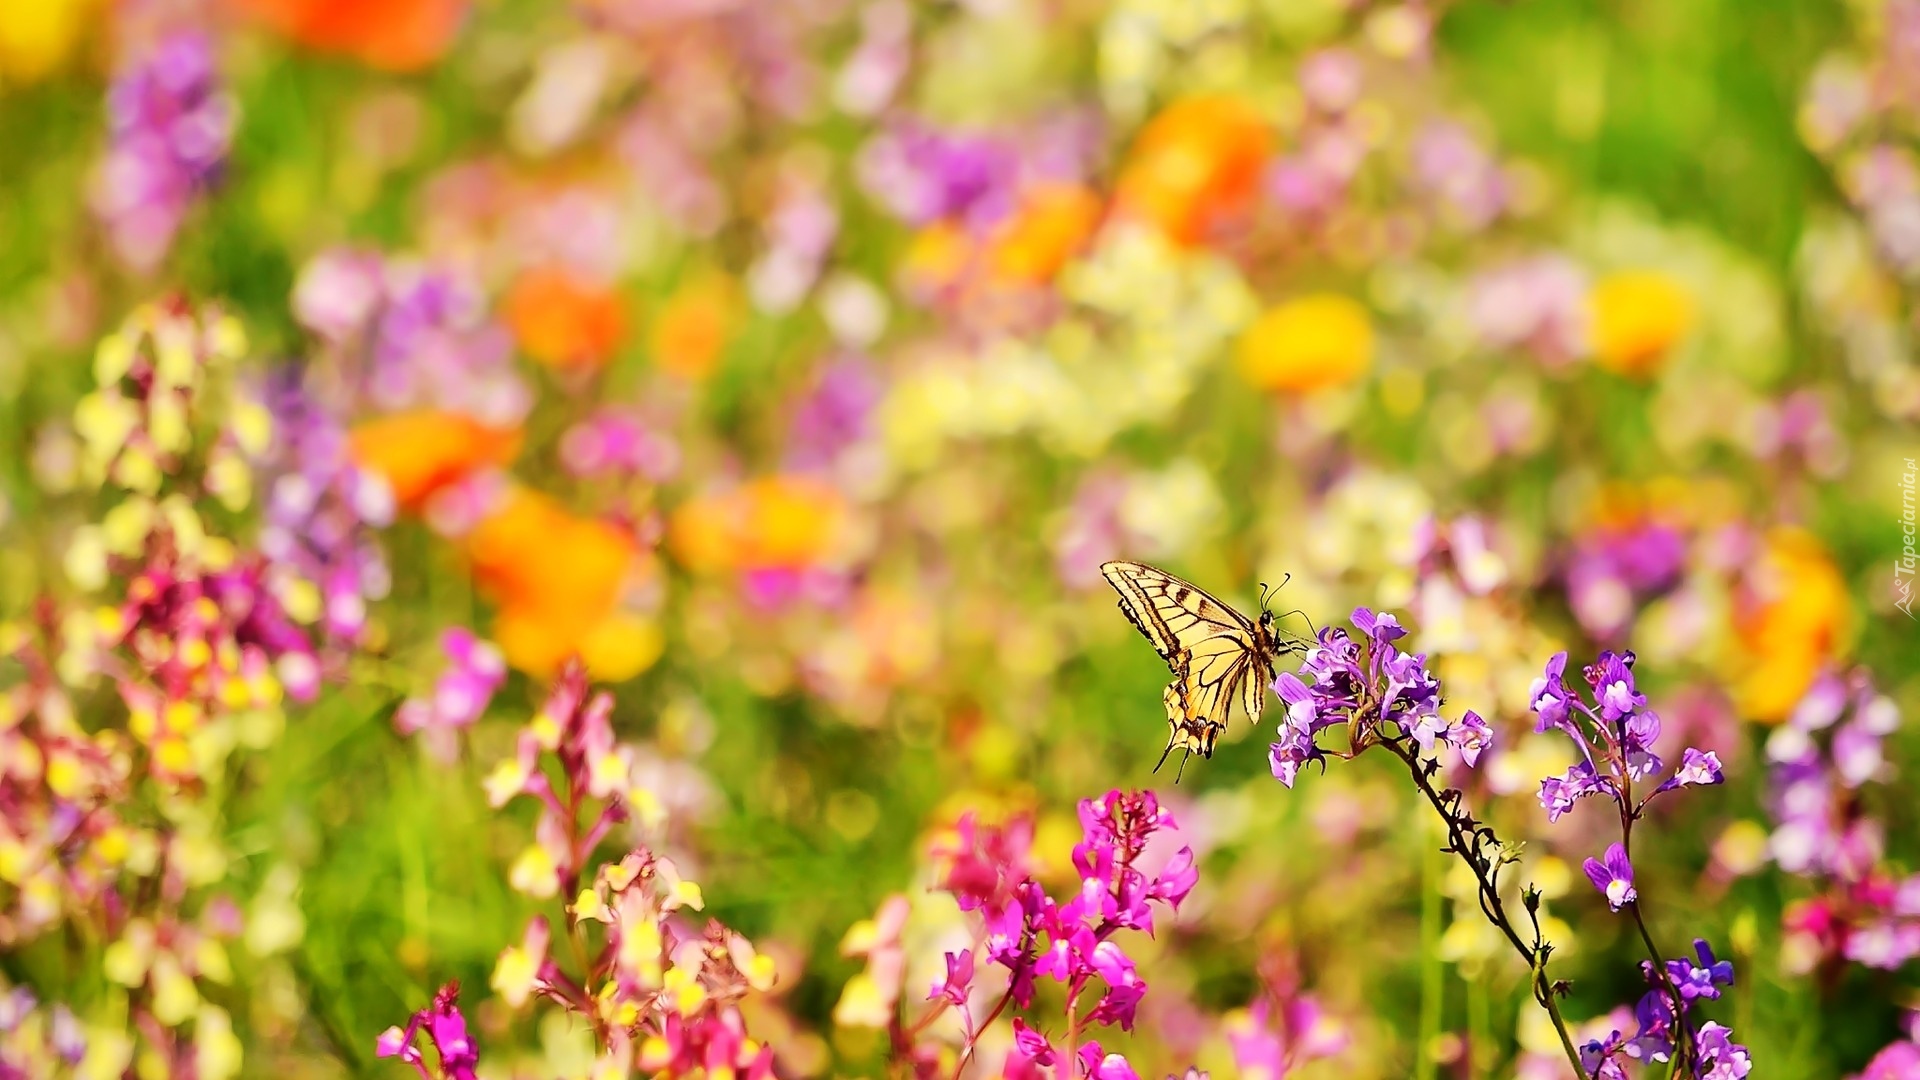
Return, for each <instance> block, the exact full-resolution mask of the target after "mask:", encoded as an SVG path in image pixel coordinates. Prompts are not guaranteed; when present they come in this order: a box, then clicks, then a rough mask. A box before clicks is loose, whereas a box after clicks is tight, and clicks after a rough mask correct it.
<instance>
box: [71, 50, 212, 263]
mask: <svg viewBox="0 0 1920 1080" xmlns="http://www.w3.org/2000/svg"><path fill="white" fill-rule="evenodd" d="M107 115H108V120H109V130H108V135H109V139H110V145H109V148H108V151H107V156H106V160H105V162H104V163H103V165H102V166H101V169H100V174H99V176H98V178H97V181H96V183H95V186H94V190H93V204H94V212H95V213H96V214H98V215H99V217H100V219H101V221H102V222H104V223H105V224H106V226H107V230H108V232H109V234H110V235H111V237H112V240H113V246H114V249H115V251H116V253H117V254H118V255H119V256H120V258H121V259H122V260H123V261H124V262H126V263H127V265H129V266H131V267H133V268H134V269H135V270H138V271H140V272H142V273H145V272H147V271H150V270H152V269H154V268H155V267H156V266H158V265H159V263H160V261H161V260H162V259H164V258H166V255H167V250H168V249H169V248H171V247H172V246H173V238H174V234H175V233H176V232H178V231H179V228H180V223H181V221H182V220H183V219H184V218H185V217H186V215H187V211H188V209H189V208H190V207H191V206H192V205H193V202H194V200H195V199H197V198H199V197H200V196H201V195H204V194H205V193H206V192H208V191H209V190H210V189H211V188H212V187H213V185H214V183H215V182H216V181H217V180H218V179H219V177H220V172H221V168H222V166H223V165H224V164H225V162H226V158H227V150H228V147H229V146H230V144H231V143H232V142H233V133H234V129H235V127H236V126H237V125H238V121H239V109H238V107H237V106H236V105H235V103H234V100H233V98H232V97H231V96H229V95H228V94H227V93H225V92H224V91H223V90H222V89H221V86H220V82H219V77H218V73H217V72H216V71H215V70H214V58H213V43H212V42H211V41H210V40H208V39H207V37H206V36H205V35H203V34H199V33H195V32H192V31H183V32H180V33H177V34H175V35H173V36H171V37H168V38H165V39H163V40H162V41H160V42H159V43H158V44H157V45H156V46H154V47H153V49H152V51H151V52H149V53H147V54H146V55H144V56H142V57H141V58H140V59H139V61H138V62H136V63H135V64H134V65H133V66H132V67H131V68H129V69H128V70H127V71H126V72H125V73H124V74H123V75H121V76H120V78H119V79H117V80H115V82H114V84H113V88H112V89H111V90H110V91H109V92H108V94H107Z"/></svg>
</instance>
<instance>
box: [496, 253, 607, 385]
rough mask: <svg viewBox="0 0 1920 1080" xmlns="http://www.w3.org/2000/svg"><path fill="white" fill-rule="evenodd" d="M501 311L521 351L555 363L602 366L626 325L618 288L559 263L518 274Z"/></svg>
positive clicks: (589, 367) (587, 367)
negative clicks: (594, 279) (595, 280)
mask: <svg viewBox="0 0 1920 1080" xmlns="http://www.w3.org/2000/svg"><path fill="white" fill-rule="evenodd" d="M503 315H504V317H505V319H506V323H507V327H508V328H509V329H511V330H512V331H513V337H514V340H515V341H516V342H517V343H519V346H520V351H522V352H524V353H526V354H527V355H528V356H530V357H532V358H533V359H534V360H536V361H538V362H540V363H542V364H545V365H546V366H548V367H551V368H562V369H572V370H580V371H593V370H596V369H598V368H600V367H601V366H603V365H605V364H606V362H607V361H608V360H609V359H611V358H612V357H613V353H614V350H616V349H617V348H619V346H620V341H621V339H622V338H623V337H624V336H625V335H626V329H627V318H626V311H625V310H624V309H623V308H622V307H621V304H620V295H619V294H618V293H617V292H615V291H614V290H613V289H611V288H609V287H607V286H605V285H601V284H598V283H596V282H593V281H590V280H588V279H586V278H584V277H581V276H580V275H578V274H575V273H573V272H571V271H569V270H566V269H564V268H561V267H557V266H543V267H535V268H534V269H531V270H527V271H525V272H523V273H521V274H520V276H519V277H517V278H515V279H514V282H513V285H512V287H511V288H509V289H508V290H507V296H506V302H505V304H504V305H503Z"/></svg>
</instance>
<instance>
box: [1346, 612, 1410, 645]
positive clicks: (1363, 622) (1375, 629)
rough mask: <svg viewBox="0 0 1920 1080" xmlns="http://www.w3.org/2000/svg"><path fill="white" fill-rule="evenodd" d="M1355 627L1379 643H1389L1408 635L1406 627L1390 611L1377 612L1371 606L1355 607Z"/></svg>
mask: <svg viewBox="0 0 1920 1080" xmlns="http://www.w3.org/2000/svg"><path fill="white" fill-rule="evenodd" d="M1353 625H1354V629H1356V630H1359V631H1360V632H1361V633H1363V634H1365V635H1367V636H1368V637H1370V638H1372V639H1373V640H1374V643H1375V644H1377V645H1387V644H1391V643H1392V642H1395V641H1398V640H1400V639H1401V638H1403V637H1406V636H1407V630H1406V627H1404V626H1401V625H1400V620H1399V619H1397V618H1395V617H1394V616H1393V614H1392V613H1390V612H1385V611H1383V612H1380V613H1378V614H1375V613H1374V611H1373V609H1371V608H1363V607H1362V608H1354V609H1353Z"/></svg>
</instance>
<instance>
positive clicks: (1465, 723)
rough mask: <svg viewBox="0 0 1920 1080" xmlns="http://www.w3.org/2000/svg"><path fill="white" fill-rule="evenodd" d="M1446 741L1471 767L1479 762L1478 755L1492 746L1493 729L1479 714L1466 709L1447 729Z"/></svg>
mask: <svg viewBox="0 0 1920 1080" xmlns="http://www.w3.org/2000/svg"><path fill="white" fill-rule="evenodd" d="M1447 742H1448V743H1449V744H1450V745H1452V747H1453V748H1454V749H1455V750H1458V751H1460V757H1461V759H1462V760H1464V761H1465V762H1466V763H1467V767H1468V768H1472V767H1474V766H1475V765H1478V764H1479V763H1480V755H1481V754H1483V753H1485V752H1486V751H1487V750H1488V749H1490V748H1492V746H1493V729H1492V728H1491V727H1488V726H1487V722H1486V721H1485V720H1482V719H1481V718H1480V714H1479V713H1477V712H1474V711H1473V710H1472V709H1468V710H1467V711H1466V714H1465V715H1463V716H1461V717H1460V721H1459V722H1458V723H1456V724H1454V725H1453V726H1452V727H1450V728H1448V729H1447Z"/></svg>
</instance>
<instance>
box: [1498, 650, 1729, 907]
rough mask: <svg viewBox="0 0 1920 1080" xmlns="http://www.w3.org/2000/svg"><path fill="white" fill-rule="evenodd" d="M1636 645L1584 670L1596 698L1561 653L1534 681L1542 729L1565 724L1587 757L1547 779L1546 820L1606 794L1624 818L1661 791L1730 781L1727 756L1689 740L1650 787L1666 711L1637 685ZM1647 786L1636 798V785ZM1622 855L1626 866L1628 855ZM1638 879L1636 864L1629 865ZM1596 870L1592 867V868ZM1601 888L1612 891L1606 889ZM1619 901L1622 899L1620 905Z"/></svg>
mask: <svg viewBox="0 0 1920 1080" xmlns="http://www.w3.org/2000/svg"><path fill="white" fill-rule="evenodd" d="M1633 664H1634V655H1633V653H1632V652H1624V653H1614V652H1603V653H1601V654H1600V657H1599V659H1597V660H1595V661H1594V662H1593V663H1592V664H1590V665H1588V666H1587V667H1586V668H1585V669H1584V670H1583V671H1582V673H1581V674H1582V677H1583V678H1584V680H1585V681H1586V683H1587V685H1588V686H1589V687H1591V688H1592V691H1591V692H1592V702H1591V703H1589V702H1588V701H1587V700H1586V699H1585V698H1584V697H1582V696H1581V695H1579V694H1576V693H1575V692H1574V691H1573V690H1571V689H1569V688H1568V686H1567V684H1566V682H1565V680H1564V678H1563V676H1564V674H1565V672H1566V667H1567V654H1566V653H1555V654H1554V656H1553V658H1552V659H1551V660H1549V661H1547V669H1546V673H1545V674H1544V675H1542V676H1541V677H1540V678H1538V679H1536V680H1534V684H1533V687H1532V689H1531V690H1530V691H1529V692H1528V697H1529V700H1530V701H1531V705H1532V709H1533V712H1534V714H1535V716H1536V717H1537V718H1538V722H1537V723H1536V724H1535V727H1534V730H1535V731H1536V732H1538V733H1545V732H1548V731H1559V732H1562V733H1564V734H1565V735H1566V736H1567V737H1568V738H1570V739H1572V740H1573V742H1574V745H1575V746H1576V747H1577V748H1578V749H1579V750H1580V760H1579V761H1576V762H1574V764H1573V766H1572V767H1571V768H1569V769H1568V770H1567V771H1566V772H1565V773H1562V774H1561V775H1559V776H1551V777H1548V778H1547V779H1545V780H1543V781H1541V783H1540V805H1541V806H1543V807H1545V808H1546V811H1547V820H1548V821H1550V822H1552V821H1558V820H1559V819H1560V816H1561V815H1562V814H1565V813H1566V812H1568V811H1569V810H1572V809H1573V807H1574V805H1575V804H1576V803H1578V802H1579V801H1580V800H1581V799H1584V798H1587V797H1588V796H1591V795H1605V796H1607V797H1608V798H1610V799H1612V800H1613V801H1614V803H1615V804H1616V805H1617V806H1618V807H1619V810H1620V814H1621V816H1622V819H1623V821H1632V820H1634V819H1637V818H1639V817H1640V815H1641V814H1643V813H1645V811H1646V808H1647V804H1648V803H1650V802H1652V801H1653V799H1654V798H1655V797H1657V796H1659V795H1663V794H1665V793H1667V792H1669V791H1673V790H1676V789H1678V788H1683V787H1690V786H1694V785H1699V784H1718V783H1721V782H1722V781H1723V780H1725V778H1726V777H1725V774H1724V773H1723V772H1722V771H1721V768H1720V758H1719V756H1718V755H1717V754H1715V753H1714V752H1713V751H1712V750H1700V749H1697V748H1695V747H1691V746H1689V747H1687V748H1686V750H1685V751H1684V752H1683V753H1682V754H1681V758H1680V764H1679V765H1678V766H1677V767H1675V769H1674V770H1673V772H1672V773H1671V774H1670V775H1669V776H1667V778H1666V779H1665V780H1662V781H1661V782H1660V783H1659V784H1658V785H1657V786H1655V787H1654V788H1653V789H1652V790H1651V791H1647V790H1646V789H1645V787H1644V785H1645V784H1646V782H1647V781H1649V780H1651V779H1652V778H1653V777H1654V776H1656V775H1657V774H1658V773H1660V772H1662V771H1663V770H1664V767H1665V766H1664V764H1663V763H1662V762H1661V760H1660V757H1659V755H1658V754H1655V753H1654V749H1653V747H1654V741H1655V740H1656V739H1658V738H1659V737H1660V716H1659V714H1658V713H1656V712H1654V711H1653V710H1652V709H1649V708H1647V699H1646V697H1645V695H1643V694H1641V693H1640V692H1639V690H1638V689H1637V688H1636V687H1635V685H1634V679H1633ZM1635 784H1641V785H1642V791H1643V792H1644V793H1643V794H1641V795H1640V796H1638V797H1637V798H1636V797H1635V793H1634V785H1635ZM1609 861H1610V862H1612V861H1617V862H1618V863H1619V864H1620V865H1621V866H1624V865H1625V856H1624V855H1620V856H1618V857H1617V860H1616V859H1613V858H1610V859H1609ZM1623 872H1625V873H1626V874H1627V875H1628V879H1629V883H1630V881H1631V868H1627V869H1626V870H1625V871H1623ZM1589 873H1591V871H1590V872H1589ZM1602 891H1603V892H1604V891H1606V890H1605V888H1603V889H1602ZM1615 906H1616V907H1618V906H1619V905H1617V904H1616V905H1615Z"/></svg>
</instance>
